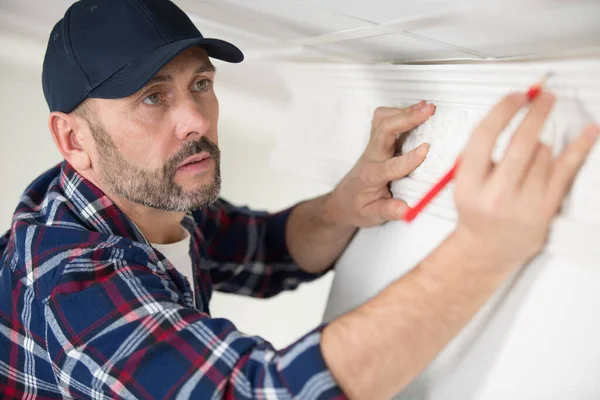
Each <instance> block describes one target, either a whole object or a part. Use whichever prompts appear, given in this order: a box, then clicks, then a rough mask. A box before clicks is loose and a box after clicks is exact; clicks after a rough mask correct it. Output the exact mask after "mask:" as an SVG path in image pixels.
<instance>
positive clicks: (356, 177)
mask: <svg viewBox="0 0 600 400" xmlns="http://www.w3.org/2000/svg"><path fill="white" fill-rule="evenodd" d="M434 113H435V106H434V105H433V104H427V103H426V102H425V101H421V102H419V103H417V104H415V105H413V106H411V107H407V108H386V107H380V108H377V109H376V110H375V113H374V114H373V123H372V129H371V138H370V140H369V144H368V145H367V148H366V149H365V151H364V153H363V154H362V156H361V157H360V159H359V160H358V162H357V163H356V165H355V166H354V167H353V168H352V170H351V171H350V172H349V173H348V174H347V175H346V176H345V177H344V178H343V179H342V180H341V181H340V183H339V184H338V185H337V186H336V188H335V189H334V190H333V192H332V193H331V194H330V195H329V199H328V200H329V202H328V203H329V207H328V208H329V210H330V212H329V214H330V215H333V216H334V217H333V219H334V220H335V221H336V223H337V224H338V225H343V226H351V227H360V228H366V227H371V226H376V225H379V224H381V223H383V222H385V221H387V220H394V219H401V218H402V216H403V215H404V212H405V211H406V209H407V207H408V206H407V205H406V203H405V202H404V201H402V200H399V199H393V198H392V195H391V193H390V190H389V187H388V184H389V182H390V181H394V180H397V179H401V178H404V177H405V176H407V175H408V174H410V173H411V172H412V171H414V170H415V168H417V167H418V166H419V165H420V164H421V163H422V162H423V160H424V159H425V156H426V155H427V152H428V151H429V145H428V144H426V143H423V144H422V145H421V146H419V147H417V148H415V149H413V150H411V151H410V152H408V153H406V154H403V155H400V156H397V157H394V151H395V145H396V137H397V135H398V134H403V133H406V132H408V131H410V130H411V129H412V128H414V127H415V126H417V125H420V124H422V123H423V122H425V121H427V120H428V119H429V117H431V116H432V115H433V114H434Z"/></svg>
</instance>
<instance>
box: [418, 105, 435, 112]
mask: <svg viewBox="0 0 600 400" xmlns="http://www.w3.org/2000/svg"><path fill="white" fill-rule="evenodd" d="M432 106H433V105H432V104H427V107H423V108H420V109H419V111H421V112H422V113H426V112H429V111H430V110H431V107H432Z"/></svg>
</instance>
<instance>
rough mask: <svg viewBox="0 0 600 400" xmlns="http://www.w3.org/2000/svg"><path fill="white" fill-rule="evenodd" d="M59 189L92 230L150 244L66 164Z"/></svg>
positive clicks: (87, 182) (119, 211) (116, 207)
mask: <svg viewBox="0 0 600 400" xmlns="http://www.w3.org/2000/svg"><path fill="white" fill-rule="evenodd" d="M59 185H60V189H61V191H62V193H63V195H64V196H65V198H66V199H67V200H68V201H69V203H71V204H72V205H73V207H75V211H76V212H77V214H78V215H79V217H80V218H81V219H82V220H83V221H84V223H85V224H86V225H87V226H88V227H89V228H91V229H92V230H95V231H98V232H101V233H104V234H107V235H117V236H122V237H125V238H128V239H132V240H135V241H136V242H141V243H148V242H147V240H146V239H145V238H144V235H143V234H142V232H140V230H139V229H138V228H137V227H136V226H135V224H134V223H133V222H132V221H131V220H130V219H129V217H127V215H126V214H125V213H124V212H123V211H121V209H120V208H119V207H118V206H117V205H116V204H115V203H113V201H112V200H111V199H110V198H109V197H108V196H107V195H106V193H104V192H103V191H102V190H101V189H100V188H98V187H97V186H96V185H94V184H93V183H92V182H90V181H88V180H87V179H85V178H84V177H83V176H82V175H81V174H79V173H78V172H77V171H76V170H75V168H73V166H71V164H69V163H68V162H67V161H63V163H62V165H61V172H60V182H59Z"/></svg>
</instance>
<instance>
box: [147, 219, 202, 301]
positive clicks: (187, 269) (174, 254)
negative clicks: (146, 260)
mask: <svg viewBox="0 0 600 400" xmlns="http://www.w3.org/2000/svg"><path fill="white" fill-rule="evenodd" d="M181 230H182V231H183V235H184V238H183V239H181V240H180V241H178V242H175V243H168V244H156V243H150V244H151V245H152V247H154V248H155V249H156V250H158V251H160V252H161V253H162V254H163V255H164V256H165V257H166V258H167V260H169V261H170V262H171V264H173V266H174V267H175V268H176V269H177V271H179V272H180V273H181V274H182V275H183V276H185V277H186V278H187V279H188V281H189V282H190V286H191V287H192V296H194V295H195V293H194V274H193V273H192V258H191V257H190V240H191V237H190V233H189V232H188V231H187V230H186V229H184V228H183V227H181Z"/></svg>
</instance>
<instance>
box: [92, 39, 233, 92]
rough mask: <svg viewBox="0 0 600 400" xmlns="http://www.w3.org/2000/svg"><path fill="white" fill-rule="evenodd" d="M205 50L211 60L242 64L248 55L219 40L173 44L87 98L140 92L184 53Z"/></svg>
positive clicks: (133, 65) (117, 75)
mask: <svg viewBox="0 0 600 400" xmlns="http://www.w3.org/2000/svg"><path fill="white" fill-rule="evenodd" d="M195 46H198V47H201V48H203V49H204V50H206V52H207V53H208V55H209V57H212V58H216V59H219V60H223V61H227V62H231V63H239V62H242V61H243V60H244V54H243V53H242V51H241V50H240V49H238V48H237V47H236V46H234V45H233V44H231V43H229V42H226V41H224V40H219V39H206V38H196V39H184V40H179V41H176V42H172V43H169V44H167V45H164V46H161V47H159V48H157V49H154V50H152V51H150V52H149V53H147V54H144V55H143V56H141V57H138V58H136V59H135V60H133V61H131V62H130V63H129V64H127V65H126V66H125V67H123V68H121V69H120V70H119V71H117V72H116V73H115V74H113V75H112V76H111V77H109V78H108V79H107V80H106V81H104V82H103V83H101V84H100V85H99V86H98V87H96V88H95V89H94V90H92V91H91V92H90V93H89V94H88V96H87V97H95V98H102V99H119V98H122V97H127V96H130V95H132V94H133V93H135V92H137V91H138V90H140V89H141V88H142V87H143V86H144V85H145V84H146V83H148V81H149V80H150V79H152V77H153V76H154V75H156V74H157V73H158V71H160V70H161V69H162V68H163V67H164V66H165V65H167V64H168V63H169V61H171V60H172V59H173V58H175V57H176V56H177V55H178V54H179V53H181V52H182V51H184V50H186V49H189V48H190V47H195Z"/></svg>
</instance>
